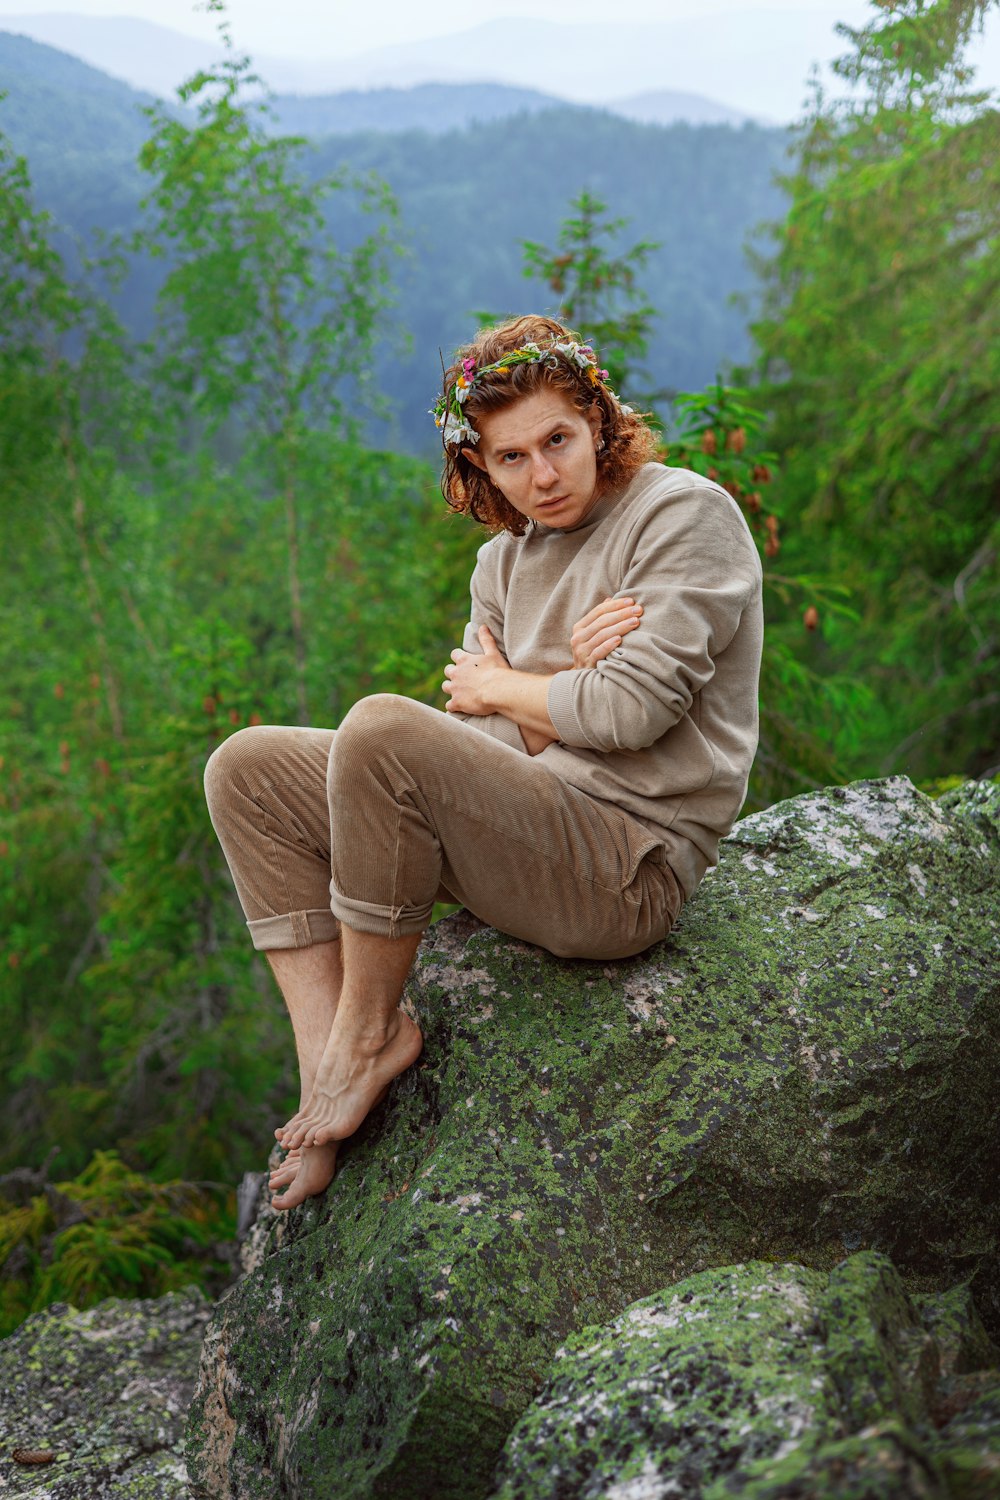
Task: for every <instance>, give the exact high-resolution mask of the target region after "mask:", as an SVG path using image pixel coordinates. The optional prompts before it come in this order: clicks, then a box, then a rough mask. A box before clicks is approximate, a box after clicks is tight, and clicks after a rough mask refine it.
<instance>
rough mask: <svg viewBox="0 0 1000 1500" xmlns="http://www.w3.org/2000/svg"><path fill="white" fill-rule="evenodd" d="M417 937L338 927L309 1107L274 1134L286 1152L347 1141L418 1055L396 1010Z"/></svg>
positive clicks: (415, 1037) (418, 1039)
mask: <svg viewBox="0 0 1000 1500" xmlns="http://www.w3.org/2000/svg"><path fill="white" fill-rule="evenodd" d="M420 936H421V935H420V934H419V933H417V934H414V935H412V936H410V937H401V938H385V937H376V936H374V935H373V934H371V933H367V932H356V931H354V930H353V929H352V928H350V927H342V928H341V942H342V945H343V962H344V982H343V987H342V989H341V993H340V1004H339V1005H338V1007H337V1013H336V1018H335V1020H334V1023H333V1026H332V1027H331V1029H330V1037H329V1040H328V1042H327V1044H326V1049H325V1051H324V1053H323V1057H322V1059H321V1061H320V1064H319V1067H318V1068H317V1070H316V1076H315V1081H314V1084H313V1089H312V1094H311V1096H310V1098H309V1101H308V1103H307V1105H306V1107H305V1109H300V1110H299V1111H298V1113H297V1114H296V1115H294V1116H293V1117H292V1119H290V1120H289V1122H288V1124H287V1125H285V1127H284V1128H283V1130H281V1131H279V1132H278V1137H279V1139H280V1140H281V1143H282V1145H283V1146H285V1147H286V1149H288V1150H293V1149H294V1148H295V1147H298V1146H306V1147H308V1148H310V1149H314V1148H315V1146H316V1145H324V1144H325V1143H329V1142H336V1141H341V1140H344V1139H346V1137H347V1136H349V1135H353V1134H354V1132H355V1131H356V1130H357V1129H358V1127H359V1126H360V1125H361V1123H362V1121H363V1120H364V1119H365V1116H366V1115H367V1114H368V1112H369V1111H370V1110H371V1108H372V1106H373V1105H374V1104H375V1102H376V1101H377V1100H378V1099H379V1097H380V1096H381V1095H382V1094H383V1093H384V1091H385V1089H386V1088H387V1086H388V1085H389V1084H390V1083H391V1082H392V1080H393V1079H394V1078H396V1077H397V1076H398V1075H399V1074H400V1073H402V1072H404V1071H405V1070H406V1069H407V1068H408V1067H409V1066H410V1064H411V1063H414V1062H416V1060H417V1058H418V1057H419V1056H420V1052H421V1049H422V1047H423V1037H422V1036H421V1034H420V1029H419V1027H418V1026H417V1025H416V1023H415V1022H414V1021H411V1020H410V1017H409V1016H408V1015H406V1013H405V1012H404V1011H402V1010H400V1009H399V1000H400V997H401V995H402V993H403V985H404V984H405V982H406V976H407V974H408V973H409V972H410V965H411V964H412V962H413V958H414V955H415V953H416V951H417V947H418V946H419V943H420ZM295 1187H296V1188H297V1187H298V1179H296V1183H295ZM287 1196H288V1195H286V1197H287ZM282 1206H285V1205H284V1204H283V1205H282Z"/></svg>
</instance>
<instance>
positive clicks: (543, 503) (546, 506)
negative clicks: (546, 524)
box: [535, 495, 569, 510]
mask: <svg viewBox="0 0 1000 1500" xmlns="http://www.w3.org/2000/svg"><path fill="white" fill-rule="evenodd" d="M568 499H569V496H568V495H553V496H552V497H551V499H549V500H539V502H538V504H537V505H536V507H535V509H536V510H551V509H552V508H553V506H556V505H562V503H563V501H564V500H568Z"/></svg>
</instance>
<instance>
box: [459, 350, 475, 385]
mask: <svg viewBox="0 0 1000 1500" xmlns="http://www.w3.org/2000/svg"><path fill="white" fill-rule="evenodd" d="M462 369H463V370H464V371H465V378H466V380H468V381H469V382H470V384H471V382H472V378H473V376H474V375H475V373H476V361H475V360H474V359H473V358H472V356H471V355H469V357H468V358H467V359H463V360H462Z"/></svg>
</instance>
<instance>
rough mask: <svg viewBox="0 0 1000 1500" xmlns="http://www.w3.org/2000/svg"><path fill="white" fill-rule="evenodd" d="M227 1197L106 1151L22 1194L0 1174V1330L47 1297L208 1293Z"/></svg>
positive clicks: (224, 1228)
mask: <svg viewBox="0 0 1000 1500" xmlns="http://www.w3.org/2000/svg"><path fill="white" fill-rule="evenodd" d="M11 1193H12V1194H13V1195H14V1197H19V1198H22V1199H24V1200H25V1201H22V1202H14V1201H11V1198H10V1197H9V1196H8V1194H11ZM233 1199H234V1195H233V1193H232V1192H231V1191H230V1190H229V1189H228V1188H222V1187H219V1186H215V1185H212V1184H205V1183H193V1182H151V1181H150V1180H149V1179H148V1178H146V1177H143V1176H142V1175H141V1174H140V1173H138V1172H134V1171H131V1170H130V1169H129V1168H128V1167H127V1166H126V1165H125V1163H124V1162H123V1161H122V1160H121V1158H120V1157H119V1155H118V1153H117V1152H115V1151H97V1152H95V1154H94V1157H93V1159H92V1160H91V1162H90V1163H89V1165H88V1166H87V1167H86V1169H85V1170H84V1171H83V1172H81V1173H80V1175H79V1176H78V1177H76V1178H75V1179H73V1180H71V1181H66V1182H58V1183H53V1184H48V1183H45V1184H43V1185H42V1190H41V1191H39V1192H35V1193H31V1194H30V1196H28V1195H27V1194H25V1193H24V1191H23V1184H22V1183H21V1182H17V1183H12V1180H11V1179H6V1180H3V1179H0V1338H4V1337H6V1335H7V1334H8V1333H10V1332H11V1331H12V1330H13V1329H14V1328H16V1327H17V1325H18V1323H20V1322H21V1321H22V1320H23V1319H24V1318H25V1317H27V1316H28V1314H29V1313H32V1312H37V1311H38V1310H39V1309H40V1308H43V1307H47V1306H48V1305H49V1304H50V1303H52V1302H69V1303H72V1304H73V1306H75V1307H78V1308H87V1307H92V1306H93V1305H94V1304H95V1303H96V1302H100V1301H101V1300H102V1299H103V1298H105V1297H158V1296H162V1295H163V1294H164V1293H165V1292H170V1291H176V1290H179V1289H180V1288H181V1287H183V1286H187V1285H190V1284H191V1283H194V1284H196V1285H198V1286H201V1287H202V1288H204V1289H205V1290H207V1291H210V1292H211V1291H214V1290H215V1289H216V1288H217V1286H218V1283H219V1280H220V1276H225V1275H226V1274H227V1273H228V1272H229V1269H230V1268H229V1266H228V1265H227V1264H226V1263H225V1262H224V1261H222V1260H220V1259H219V1256H218V1253H217V1250H216V1248H215V1245H214V1242H216V1241H221V1240H224V1239H225V1238H227V1237H228V1236H231V1235H232V1232H233V1212H234V1201H233Z"/></svg>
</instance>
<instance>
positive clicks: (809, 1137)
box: [189, 778, 1000, 1500]
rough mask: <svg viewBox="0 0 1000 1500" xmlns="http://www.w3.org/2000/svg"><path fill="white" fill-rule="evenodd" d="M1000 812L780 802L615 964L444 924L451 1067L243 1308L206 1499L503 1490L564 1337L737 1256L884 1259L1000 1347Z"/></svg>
mask: <svg viewBox="0 0 1000 1500" xmlns="http://www.w3.org/2000/svg"><path fill="white" fill-rule="evenodd" d="M998 805H1000V789H997V788H995V787H994V788H989V789H987V790H986V791H983V790H981V789H979V788H976V789H973V790H966V789H961V791H960V792H959V793H955V794H951V795H950V797H949V798H948V799H943V800H942V802H941V803H934V802H932V801H930V799H928V798H926V797H923V796H922V795H921V794H920V793H918V792H917V791H915V789H914V788H913V787H912V786H911V785H910V783H909V782H907V781H906V780H905V779H904V778H891V779H889V780H888V781H881V782H862V783H858V784H856V785H854V786H851V787H845V788H834V789H831V790H828V791H825V792H820V793H814V794H809V795H807V796H803V797H798V798H794V799H792V800H791V801H788V802H785V803H780V804H778V805H777V806H775V807H773V808H769V809H767V810H766V811H765V812H762V813H758V814H755V815H754V816H752V817H750V818H747V819H745V820H744V821H743V822H741V823H740V824H738V825H737V827H736V829H735V830H734V832H733V834H732V836H731V837H730V838H729V839H728V840H726V841H725V842H724V845H723V849H722V857H721V860H720V863H719V866H718V868H717V869H716V870H715V871H714V872H713V873H712V874H711V875H710V876H709V877H708V878H707V879H706V881H705V882H704V884H703V886H702V888H701V890H700V891H699V892H698V893H697V895H696V896H695V898H694V899H693V900H692V901H691V902H689V903H688V906H687V907H686V909H685V911H684V913H683V915H682V919H681V921H680V923H679V925H678V927H677V929H676V930H675V932H674V933H673V934H671V936H670V938H669V939H668V940H667V941H666V942H664V943H662V944H659V945H657V946H656V947H655V948H653V949H651V950H650V951H649V952H648V953H646V954H643V955H641V956H640V957H638V958H635V959H630V960H626V961H621V962H617V963H613V964H595V963H589V962H574V961H569V960H561V959H556V958H553V957H552V956H551V955H549V954H547V953H545V952H543V951H542V950H540V949H537V948H533V947H530V946H528V945H526V944H523V943H519V942H516V941H514V940H512V939H509V938H506V937H504V936H503V935H501V934H499V933H497V932H495V931H493V930H492V929H490V928H487V927H484V926H483V925H482V924H480V923H478V922H477V921H475V919H473V918H471V917H469V916H468V915H467V914H459V915H458V916H456V917H453V918H448V919H446V920H445V921H444V922H441V923H439V924H437V925H436V926H435V927H433V928H432V929H430V930H429V932H428V933H427V935H426V937H425V939H424V942H423V944H422V947H421V951H420V955H419V958H418V962H417V964H416V966H415V969H414V972H413V975H412V978H411V981H410V984H409V987H408V995H409V1001H410V1003H412V1004H413V1006H414V1007H415V1008H416V1011H417V1012H418V1014H419V1018H420V1023H421V1026H422V1028H423V1031H424V1036H425V1052H424V1056H423V1058H422V1060H421V1062H420V1063H419V1064H418V1065H417V1066H415V1067H414V1068H413V1069H411V1070H410V1071H409V1073H408V1074H406V1075H405V1076H404V1077H403V1078H402V1079H400V1080H398V1081H397V1083H396V1084H395V1085H394V1087H393V1090H392V1092H391V1094H390V1096H389V1099H388V1100H387V1101H386V1103H385V1104H384V1105H383V1106H381V1107H380V1108H379V1109H378V1110H377V1111H376V1112H375V1114H374V1115H373V1116H372V1117H371V1118H370V1120H369V1121H368V1122H367V1123H366V1126H365V1128H364V1129H363V1131H362V1132H361V1133H360V1134H359V1136H358V1137H357V1138H356V1139H355V1140H354V1141H353V1142H351V1143H350V1144H349V1145H348V1146H347V1147H346V1148H345V1150H344V1151H343V1153H342V1166H341V1168H340V1170H339V1172H338V1175H337V1178H336V1179H335V1181H334V1183H333V1184H332V1185H331V1187H330V1189H329V1190H328V1191H327V1193H326V1194H325V1195H324V1196H323V1197H322V1198H321V1199H315V1200H310V1201H309V1202H308V1203H307V1204H305V1205H303V1207H302V1208H301V1209H297V1210H295V1211H293V1212H292V1213H290V1214H288V1215H286V1216H283V1217H281V1216H278V1215H275V1214H273V1213H272V1212H270V1211H269V1210H265V1211H264V1212H263V1213H262V1216H261V1219H260V1221H259V1223H258V1225H257V1226H256V1228H255V1230H254V1231H253V1233H252V1236H251V1239H250V1241H249V1242H248V1244H247V1246H246V1252H247V1254H246V1260H245V1264H247V1265H248V1266H251V1267H252V1268H253V1269H252V1270H251V1271H250V1273H249V1274H248V1275H247V1276H246V1277H245V1278H244V1279H243V1280H242V1281H241V1282H240V1283H239V1284H238V1285H237V1286H236V1287H235V1288H234V1289H233V1290H232V1292H231V1293H230V1294H228V1295H227V1297H226V1298H225V1299H224V1300H223V1302H222V1303H221V1304H220V1306H219V1307H218V1309H217V1312H216V1316H215V1318H214V1320H213V1324H212V1328H211V1332H210V1337H209V1338H208V1340H207V1341H206V1345H205V1355H204V1358H203V1363H202V1374H201V1380H200V1389H199V1395H198V1396H197V1398H196V1401H195V1404H194V1408H193V1420H192V1425H191V1430H190V1438H189V1455H190V1465H191V1471H192V1476H193V1478H194V1480H195V1482H196V1484H197V1486H198V1488H199V1493H201V1494H202V1495H204V1496H208V1497H212V1500H215V1497H217V1496H218V1497H223V1496H227V1495H232V1496H234V1497H235V1496H239V1497H241V1500H242V1497H246V1500H257V1497H261V1500H263V1497H267V1500H274V1497H279V1496H284V1495H289V1496H291V1495H295V1496H300V1497H305V1500H309V1497H313V1496H315V1497H323V1500H325V1497H326V1496H328V1495H330V1494H336V1495H337V1497H338V1500H355V1497H357V1500H361V1497H368V1496H379V1495H387V1496H388V1495H391V1496H393V1497H394V1500H406V1497H415V1500H418V1497H424V1496H426V1495H428V1494H434V1495H435V1496H440V1497H442V1500H443V1497H447V1496H451V1495H454V1496H461V1497H462V1500H474V1497H476V1496H484V1495H487V1494H489V1492H490V1489H491V1486H492V1483H493V1477H492V1476H493V1467H494V1464H495V1462H496V1459H497V1456H498V1454H499V1453H500V1451H501V1449H502V1448H503V1445H504V1442H505V1440H506V1438H507V1435H508V1433H509V1432H510V1430H511V1428H512V1427H513V1425H514V1423H515V1422H516V1421H517V1419H518V1417H519V1416H520V1415H521V1413H522V1412H524V1411H525V1409H526V1408H528V1407H529V1406H530V1404H531V1402H532V1401H533V1400H534V1398H535V1396H536V1394H537V1391H538V1389H539V1388H540V1386H541V1384H542V1382H543V1381H544V1379H545V1376H546V1372H547V1370H548V1368H549V1365H550V1362H551V1359H552V1356H553V1353H554V1351H555V1350H556V1348H557V1347H558V1346H559V1345H560V1344H562V1343H563V1342H564V1341H565V1340H566V1339H567V1337H568V1336H569V1335H570V1334H572V1333H573V1332H574V1331H575V1330H579V1329H581V1328H583V1327H585V1326H587V1325H603V1324H608V1323H610V1322H611V1320H612V1319H614V1318H615V1317H617V1316H618V1315H620V1314H621V1313H622V1311H623V1309H625V1308H626V1307H628V1306H629V1305H630V1304H631V1303H633V1302H635V1301H636V1300H637V1299H642V1298H644V1297H648V1296H649V1295H651V1294H653V1293H657V1294H658V1293H659V1291H660V1290H661V1289H662V1288H664V1287H670V1286H671V1285H672V1284H674V1283H677V1282H679V1281H681V1280H683V1279H685V1278H687V1277H689V1276H691V1275H693V1274H697V1273H699V1272H701V1271H704V1270H706V1269H707V1268H709V1267H713V1266H725V1265H733V1264H739V1263H745V1262H748V1261H752V1260H766V1261H772V1262H779V1263H780V1262H795V1263H796V1264H798V1265H800V1266H802V1267H804V1268H805V1269H804V1270H803V1271H802V1272H801V1274H802V1275H804V1276H808V1275H810V1274H819V1275H821V1274H825V1273H829V1272H830V1270H831V1269H832V1268H833V1267H834V1266H835V1265H837V1264H838V1263H839V1262H840V1261H841V1260H842V1259H843V1257H844V1255H845V1252H850V1251H855V1250H859V1249H878V1250H880V1251H885V1252H888V1253H889V1254H891V1255H892V1257H893V1259H894V1260H895V1261H896V1263H897V1264H898V1265H899V1267H900V1269H901V1271H902V1273H903V1274H904V1277H905V1279H906V1285H907V1289H908V1292H909V1293H915V1292H919V1291H920V1290H922V1289H923V1290H927V1291H930V1290H931V1289H941V1288H946V1287H948V1286H950V1285H952V1284H953V1283H956V1282H958V1281H960V1280H961V1281H970V1283H971V1286H972V1288H973V1291H974V1294H975V1297H976V1299H977V1301H978V1303H979V1305H980V1307H981V1309H982V1312H983V1315H984V1317H985V1318H987V1320H989V1322H990V1324H991V1326H992V1327H993V1328H994V1330H995V1329H996V1328H997V1327H998V1326H1000V1275H998V1263H997V1222H996V1173H995V1162H996V1158H997V1118H996V1103H995V1101H996V1083H995V1080H996V1078H997V1076H998V1063H1000V1057H998V1053H1000V1025H998V1019H1000V1016H998V1012H1000V979H998V965H997V946H998V933H1000V928H998V923H1000V916H998V910H1000V901H998V895H1000V861H998V843H1000V835H998V829H1000V814H998ZM845 1316H846V1314H845ZM845 1357H846V1356H845ZM886 1378H887V1379H888V1377H886ZM905 1430H907V1431H908V1429H905ZM843 1441H847V1439H846V1438H845V1439H843ZM886 1442H887V1443H889V1442H890V1440H889V1438H887V1439H886ZM904 1457H905V1455H904ZM904 1457H901V1458H900V1459H899V1462H900V1464H903V1465H904V1467H905V1464H906V1463H909V1462H910V1460H911V1458H912V1455H910V1457H909V1458H905V1463H904ZM841 1461H842V1460H837V1462H841ZM843 1461H845V1462H846V1460H843ZM914 1461H915V1460H914ZM790 1493H791V1492H790Z"/></svg>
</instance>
